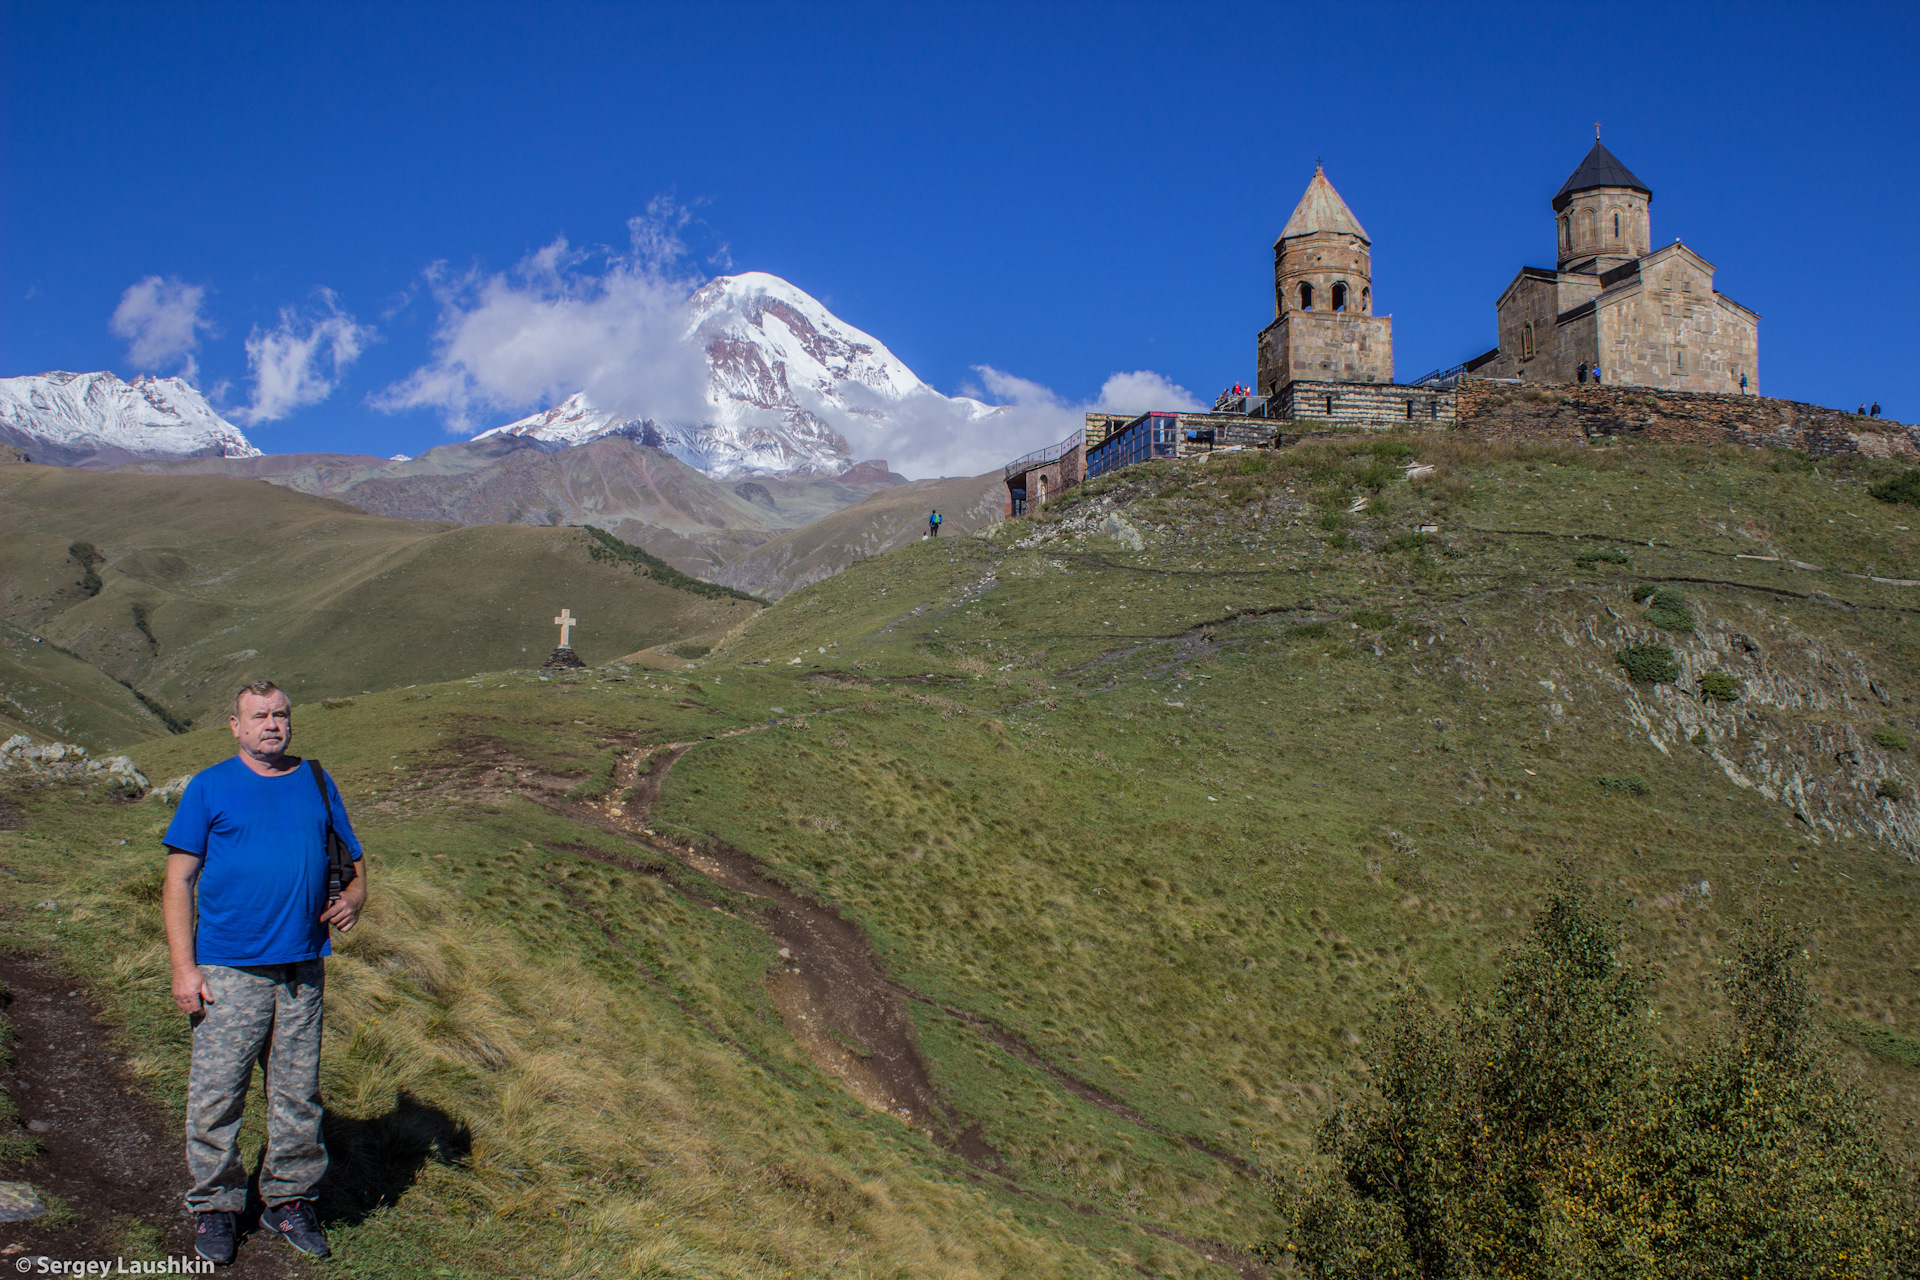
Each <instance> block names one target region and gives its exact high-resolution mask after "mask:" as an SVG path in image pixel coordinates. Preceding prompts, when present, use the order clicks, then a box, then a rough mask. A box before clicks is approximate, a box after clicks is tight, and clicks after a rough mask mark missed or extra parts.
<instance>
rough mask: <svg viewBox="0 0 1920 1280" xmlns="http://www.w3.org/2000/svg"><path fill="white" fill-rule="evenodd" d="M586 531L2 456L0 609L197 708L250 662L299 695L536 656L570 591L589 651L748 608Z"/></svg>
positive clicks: (253, 673)
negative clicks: (635, 563)
mask: <svg viewBox="0 0 1920 1280" xmlns="http://www.w3.org/2000/svg"><path fill="white" fill-rule="evenodd" d="M595 545H596V544H595V543H594V542H593V540H592V538H591V537H590V535H588V534H587V533H586V532H585V531H584V530H581V529H567V528H535V527H531V526H525V525H505V526H502V525H494V526H483V527H477V528H462V527H459V526H454V525H448V524H437V523H424V522H417V521H408V520H394V519H387V518H384V517H380V516H374V515H368V514H366V513H365V512H362V511H358V510H355V509H354V508H352V507H348V506H346V505H344V504H342V503H339V502H334V501H332V500H329V499H325V498H316V497H310V496H307V495H305V494H300V493H296V492H293V491H292V490H289V489H284V488H280V487H276V486H271V485H264V484H260V483H258V482H256V481H248V480H235V479H228V478H224V477H211V476H208V477H191V476H180V477H158V476H145V475H126V474H113V473H105V474H103V473H99V472H91V471H85V470H80V469H72V468H50V467H39V466H17V465H16V466H10V467H4V468H0V593H4V598H5V600H6V603H5V604H4V606H0V616H4V617H5V618H6V620H7V621H9V622H11V623H12V624H13V625H14V626H16V627H18V628H21V629H23V630H26V631H28V632H30V633H31V634H33V635H40V636H44V637H45V638H46V639H47V640H48V641H50V642H53V643H57V644H59V645H60V646H62V647H63V648H65V649H67V650H69V651H71V652H72V653H73V654H75V655H77V656H78V657H79V658H80V659H82V660H84V661H86V662H88V663H90V664H92V665H93V666H94V667H96V668H98V669H99V670H100V671H101V672H104V673H105V674H106V675H107V676H108V677H111V678H112V679H114V680H119V681H125V682H126V683H128V684H130V685H131V686H133V687H134V688H137V689H139V690H140V691H141V693H142V694H144V695H146V696H147V697H149V698H151V699H153V700H155V701H156V702H157V703H158V704H160V705H163V706H166V707H168V708H171V709H172V710H173V711H174V712H176V713H178V714H180V715H183V716H188V717H191V718H193V719H195V720H200V719H203V718H205V717H207V716H209V715H212V716H218V715H220V714H222V708H223V707H224V704H225V699H226V698H228V697H229V696H231V694H232V691H233V689H234V688H235V687H237V686H238V685H239V684H240V683H243V682H244V681H245V680H247V679H251V678H255V677H258V676H269V677H271V678H273V679H275V680H277V681H279V682H280V683H282V684H283V685H285V686H286V687H287V689H288V690H289V691H290V692H291V693H292V694H293V696H294V698H295V700H296V701H299V702H307V701H310V700H312V699H315V698H320V697H332V696H338V695H344V694H352V693H358V692H360V691H361V690H363V689H375V688H383V687H392V686H394V685H399V684H407V683H413V682H417V681H422V680H437V679H447V678H449V677H452V676H455V675H465V674H467V673H470V672H473V671H481V670H502V669H505V668H509V667H530V666H538V665H539V663H540V662H541V661H543V660H544V659H545V658H546V656H547V653H548V652H549V651H550V650H551V649H552V647H553V645H554V644H555V643H557V636H558V633H557V632H556V631H555V629H554V628H553V627H552V626H550V625H549V623H548V619H550V618H552V617H553V616H554V615H555V614H556V613H558V612H559V610H560V608H561V607H562V606H563V605H564V606H566V607H568V608H570V609H572V611H573V613H574V615H575V616H577V617H578V618H580V619H582V622H581V624H580V625H579V626H578V627H577V628H576V629H575V631H574V647H575V648H576V649H577V650H578V651H579V652H580V654H581V655H582V656H583V657H585V658H587V659H589V660H591V661H604V660H606V659H608V658H611V657H614V656H616V655H618V654H622V653H627V652H630V651H632V650H635V649H639V648H644V647H647V646H649V645H656V644H662V643H666V642H668V641H673V640H679V639H689V640H693V639H701V638H707V639H711V638H713V637H717V636H718V635H720V634H722V633H724V632H726V631H727V630H728V629H729V628H731V627H732V626H734V625H736V623H737V621H738V620H739V619H740V618H743V617H745V616H748V615H750V614H751V613H752V612H753V611H754V608H755V606H754V605H752V604H751V603H749V602H747V601H745V600H741V599H737V598H729V597H728V596H727V595H726V593H725V592H723V591H722V590H721V589H719V588H707V589H706V591H707V592H708V594H697V593H693V592H689V591H686V590H680V589H676V588H674V587H670V586H666V585H663V584H661V583H659V582H656V581H654V580H653V579H652V578H650V577H647V576H643V575H641V574H639V573H637V572H636V571H635V570H634V569H633V568H631V567H629V566H627V565H625V564H622V563H619V562H617V561H612V560H607V559H605V558H603V557H600V556H599V553H597V552H596V551H595V550H594V548H595ZM81 546H85V547H87V548H90V554H91V556H92V557H93V563H92V568H93V571H94V573H95V579H94V585H93V586H92V587H91V588H90V587H89V585H88V584H87V579H86V578H85V576H84V574H85V571H86V568H87V566H84V565H83V564H82V563H81V561H80V555H81V554H82V553H80V552H77V551H76V548H78V547H81ZM90 589H91V591H92V594H89V591H90Z"/></svg>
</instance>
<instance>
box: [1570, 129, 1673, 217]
mask: <svg viewBox="0 0 1920 1280" xmlns="http://www.w3.org/2000/svg"><path fill="white" fill-rule="evenodd" d="M1595 187H1626V188H1628V189H1630V190H1633V191H1638V192H1640V193H1641V194H1643V195H1645V196H1646V197H1647V199H1649V200H1651V199H1653V188H1651V187H1649V186H1648V185H1647V184H1646V183H1644V182H1642V181H1640V179H1638V178H1636V177H1634V176H1633V170H1631V169H1629V168H1627V166H1625V165H1623V164H1621V163H1620V160H1619V158H1618V157H1616V156H1615V155H1614V154H1613V152H1611V151H1609V150H1607V149H1606V148H1605V147H1603V146H1601V145H1600V140H1599V139H1598V138H1596V139H1594V143H1593V150H1591V151H1589V152H1587V158H1586V159H1585V160H1582V161H1581V162H1580V167H1579V168H1578V169H1575V170H1574V171H1573V176H1572V177H1570V178H1568V179H1567V180H1566V182H1564V183H1563V184H1561V187H1560V190H1559V191H1558V192H1557V193H1556V194H1555V195H1554V197H1553V211H1554V212H1555V213H1558V212H1560V211H1561V210H1562V209H1564V208H1566V207H1567V206H1568V205H1569V204H1571V203H1573V197H1574V195H1575V194H1576V193H1578V192H1581V191H1591V190H1593V189H1594V188H1595Z"/></svg>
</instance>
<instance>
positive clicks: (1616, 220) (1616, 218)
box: [1613, 209, 1620, 240]
mask: <svg viewBox="0 0 1920 1280" xmlns="http://www.w3.org/2000/svg"><path fill="white" fill-rule="evenodd" d="M1613 238H1614V239H1615V240H1618V239H1619V238H1620V211H1619V210H1618V209H1615V210H1614V211H1613Z"/></svg>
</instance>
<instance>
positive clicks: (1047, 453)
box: [1000, 431, 1086, 480]
mask: <svg viewBox="0 0 1920 1280" xmlns="http://www.w3.org/2000/svg"><path fill="white" fill-rule="evenodd" d="M1084 439H1086V432H1084V431H1076V432H1074V433H1073V434H1072V435H1070V436H1068V437H1067V438H1066V439H1065V440H1062V441H1061V442H1060V443H1059V444H1050V445H1048V446H1047V447H1046V448H1044V449H1035V450H1034V451H1033V452H1032V453H1029V454H1026V455H1025V456H1023V457H1019V458H1015V459H1014V460H1013V461H1012V462H1009V463H1008V464H1007V469H1006V471H1004V472H1003V473H1002V474H1001V477H1000V478H1001V479H1003V480H1011V479H1012V478H1013V477H1015V476H1017V475H1019V474H1020V473H1021V472H1023V471H1031V470H1033V469H1034V468H1035V467H1044V466H1046V465H1047V464H1048V463H1049V462H1058V461H1059V460H1060V459H1062V458H1064V457H1066V456H1067V455H1068V454H1070V453H1072V452H1073V451H1074V450H1075V449H1078V448H1079V447H1080V444H1081V442H1082V441H1083V440H1084Z"/></svg>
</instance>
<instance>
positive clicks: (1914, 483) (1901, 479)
mask: <svg viewBox="0 0 1920 1280" xmlns="http://www.w3.org/2000/svg"><path fill="white" fill-rule="evenodd" d="M1867 492H1868V493H1870V494H1872V495H1873V496H1874V497H1876V498H1878V499H1880V501H1882V502H1899V503H1904V504H1905V505H1907V506H1909V507H1920V468H1915V469H1913V470H1910V471H1902V472H1901V473H1900V474H1899V475H1897V476H1892V477H1890V478H1888V479H1886V480H1882V481H1881V482H1880V483H1879V484H1876V485H1869V486H1868V487H1867Z"/></svg>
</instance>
